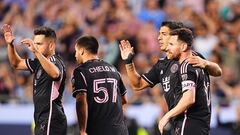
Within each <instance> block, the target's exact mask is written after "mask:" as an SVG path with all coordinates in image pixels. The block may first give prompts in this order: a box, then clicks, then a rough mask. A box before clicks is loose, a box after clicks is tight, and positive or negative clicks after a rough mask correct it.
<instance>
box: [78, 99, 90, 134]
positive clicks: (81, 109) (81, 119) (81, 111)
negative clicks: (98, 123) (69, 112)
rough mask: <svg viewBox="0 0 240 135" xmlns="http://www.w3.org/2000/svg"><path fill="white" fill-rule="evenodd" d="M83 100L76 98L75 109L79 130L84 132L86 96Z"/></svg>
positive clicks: (86, 114) (86, 112)
mask: <svg viewBox="0 0 240 135" xmlns="http://www.w3.org/2000/svg"><path fill="white" fill-rule="evenodd" d="M83 100H84V101H83ZM83 100H82V99H81V100H79V99H77V102H76V110H77V117H78V124H79V130H80V132H82V133H85V132H86V128H87V119H88V111H87V110H88V105H87V101H86V98H85V99H83Z"/></svg>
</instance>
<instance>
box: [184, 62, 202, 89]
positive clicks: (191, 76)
mask: <svg viewBox="0 0 240 135" xmlns="http://www.w3.org/2000/svg"><path fill="white" fill-rule="evenodd" d="M180 73H181V75H180V76H181V84H182V92H186V91H187V90H195V89H196V82H197V78H198V72H197V69H195V68H193V67H192V66H191V65H190V64H188V63H184V64H182V65H181V68H180Z"/></svg>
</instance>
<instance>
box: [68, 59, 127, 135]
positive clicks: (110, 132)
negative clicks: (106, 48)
mask: <svg viewBox="0 0 240 135" xmlns="http://www.w3.org/2000/svg"><path fill="white" fill-rule="evenodd" d="M72 84H73V93H72V94H73V97H76V95H77V94H78V93H79V92H86V93H87V102H88V122H87V133H88V135H96V134H97V135H127V134H128V133H127V128H126V125H125V123H124V118H123V111H122V96H123V95H125V94H126V88H125V86H124V85H123V82H122V79H121V77H120V74H119V72H118V71H117V70H116V68H115V67H113V66H112V65H110V64H108V63H106V62H104V61H102V60H98V59H95V60H89V61H87V62H85V63H84V64H82V65H81V66H79V67H77V68H76V69H75V70H74V73H73V78H72Z"/></svg>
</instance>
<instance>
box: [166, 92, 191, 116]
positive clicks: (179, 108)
mask: <svg viewBox="0 0 240 135" xmlns="http://www.w3.org/2000/svg"><path fill="white" fill-rule="evenodd" d="M194 103H195V94H194V93H192V91H187V92H185V93H184V94H183V96H182V98H181V99H180V101H179V102H178V104H177V105H176V106H175V107H174V108H173V109H171V110H170V111H169V112H168V113H167V114H166V115H168V117H169V118H172V117H175V116H177V115H179V114H181V113H183V112H184V111H186V110H187V109H188V108H189V107H190V106H191V105H192V104H194Z"/></svg>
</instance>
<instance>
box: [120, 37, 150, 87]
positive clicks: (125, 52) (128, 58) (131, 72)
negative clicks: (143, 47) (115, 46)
mask: <svg viewBox="0 0 240 135" xmlns="http://www.w3.org/2000/svg"><path fill="white" fill-rule="evenodd" d="M119 48H120V51H121V56H122V59H123V60H124V61H125V62H126V65H125V67H126V70H127V75H128V78H129V80H130V82H131V85H132V87H133V90H135V91H139V90H142V89H144V88H146V87H149V86H150V84H149V83H148V82H146V81H145V80H144V79H143V78H142V77H141V76H140V75H139V74H138V72H137V71H136V68H135V66H134V63H133V62H132V58H133V47H131V45H130V43H129V42H128V41H125V40H122V41H121V42H120V45H119Z"/></svg>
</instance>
